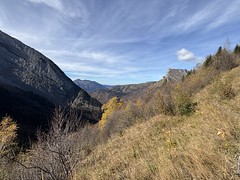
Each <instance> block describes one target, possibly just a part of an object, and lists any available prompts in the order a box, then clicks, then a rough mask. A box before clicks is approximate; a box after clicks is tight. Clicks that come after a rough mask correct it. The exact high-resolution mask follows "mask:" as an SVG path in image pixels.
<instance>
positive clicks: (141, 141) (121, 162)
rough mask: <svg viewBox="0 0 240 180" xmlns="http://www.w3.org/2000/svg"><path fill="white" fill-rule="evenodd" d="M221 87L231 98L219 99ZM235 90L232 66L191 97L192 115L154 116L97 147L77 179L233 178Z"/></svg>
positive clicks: (238, 75)
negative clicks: (193, 105)
mask: <svg viewBox="0 0 240 180" xmlns="http://www.w3.org/2000/svg"><path fill="white" fill-rule="evenodd" d="M226 83H228V84H230V85H231V87H232V92H233V93H234V97H231V98H223V97H221V92H220V91H221V89H219V88H224V86H225V85H226ZM219 84H223V86H221V85H219ZM224 84H225V85H224ZM239 92H240V67H237V68H235V69H233V70H231V71H230V72H226V73H223V74H222V75H221V76H220V77H219V78H217V79H216V80H215V81H214V83H212V84H211V85H209V86H207V87H206V88H204V89H203V90H201V91H200V92H199V93H197V94H196V95H195V96H194V101H195V102H197V109H196V112H195V113H194V114H193V115H192V116H181V117H180V116H178V117H172V116H165V115H157V116H155V117H153V118H151V119H149V120H148V121H146V122H142V123H140V124H136V125H134V126H133V127H131V128H129V129H127V130H126V131H124V133H122V134H120V135H119V134H116V135H114V136H113V137H112V138H111V139H109V141H108V142H107V143H106V144H102V145H99V146H98V147H96V149H94V151H93V152H92V153H91V154H90V155H89V156H88V157H87V158H86V159H84V160H83V161H82V163H81V166H79V169H78V170H77V179H238V178H239V177H238V176H237V174H236V173H237V155H238V153H239V149H240V93H239Z"/></svg>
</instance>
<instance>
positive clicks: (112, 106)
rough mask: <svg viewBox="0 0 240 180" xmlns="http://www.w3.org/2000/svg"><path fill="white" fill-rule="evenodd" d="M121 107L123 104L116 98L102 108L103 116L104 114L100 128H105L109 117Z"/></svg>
mask: <svg viewBox="0 0 240 180" xmlns="http://www.w3.org/2000/svg"><path fill="white" fill-rule="evenodd" d="M121 106H122V102H121V101H120V100H119V98H118V97H116V96H115V97H113V98H112V99H110V100H109V101H108V102H107V103H106V104H104V105H103V106H102V111H103V114H102V118H101V121H100V122H99V126H100V128H103V127H104V126H105V124H106V122H107V118H108V117H109V115H110V114H111V113H112V112H114V111H115V110H117V109H119V108H120V107H121Z"/></svg>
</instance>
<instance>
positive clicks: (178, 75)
mask: <svg viewBox="0 0 240 180" xmlns="http://www.w3.org/2000/svg"><path fill="white" fill-rule="evenodd" d="M187 73H188V70H186V69H171V68H169V69H168V71H167V74H166V76H165V78H166V79H167V81H181V80H182V78H183V77H184V76H186V75H187Z"/></svg>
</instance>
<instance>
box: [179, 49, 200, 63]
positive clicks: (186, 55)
mask: <svg viewBox="0 0 240 180" xmlns="http://www.w3.org/2000/svg"><path fill="white" fill-rule="evenodd" d="M177 59H178V60H179V61H191V60H195V59H196V57H195V56H194V54H193V52H191V51H189V50H187V49H184V48H182V49H180V50H178V51H177Z"/></svg>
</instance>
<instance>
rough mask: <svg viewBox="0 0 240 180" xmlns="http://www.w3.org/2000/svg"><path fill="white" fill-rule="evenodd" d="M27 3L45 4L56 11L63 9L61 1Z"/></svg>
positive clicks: (45, 0) (46, 0)
mask: <svg viewBox="0 0 240 180" xmlns="http://www.w3.org/2000/svg"><path fill="white" fill-rule="evenodd" d="M27 1H29V2H33V3H43V4H46V5H47V6H49V7H52V8H54V9H56V10H60V11H61V10H62V9H63V5H62V2H61V0H27Z"/></svg>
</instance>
